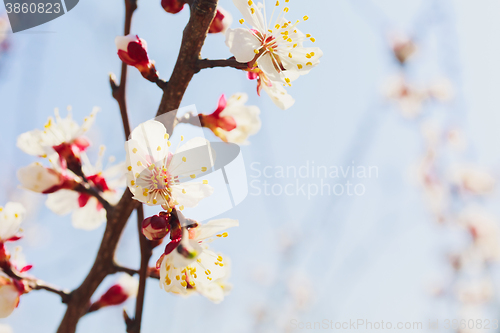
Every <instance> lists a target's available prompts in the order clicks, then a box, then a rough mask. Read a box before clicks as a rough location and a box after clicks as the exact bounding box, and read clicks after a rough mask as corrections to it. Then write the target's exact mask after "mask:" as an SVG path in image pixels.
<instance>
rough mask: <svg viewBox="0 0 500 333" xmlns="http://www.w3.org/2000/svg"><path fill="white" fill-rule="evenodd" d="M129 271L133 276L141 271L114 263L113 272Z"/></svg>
mask: <svg viewBox="0 0 500 333" xmlns="http://www.w3.org/2000/svg"><path fill="white" fill-rule="evenodd" d="M119 272H121V273H127V274H128V275H130V276H133V275H135V274H139V271H138V270H136V269H133V268H128V267H124V266H120V265H118V264H117V263H114V264H113V273H119Z"/></svg>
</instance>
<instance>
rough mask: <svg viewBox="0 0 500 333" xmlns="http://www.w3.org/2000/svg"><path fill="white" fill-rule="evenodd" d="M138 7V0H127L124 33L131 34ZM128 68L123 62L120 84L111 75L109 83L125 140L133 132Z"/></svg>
mask: <svg viewBox="0 0 500 333" xmlns="http://www.w3.org/2000/svg"><path fill="white" fill-rule="evenodd" d="M136 9H137V0H125V27H124V32H123V35H124V36H127V35H128V34H130V26H131V25H132V16H133V14H134V11H135V10H136ZM127 68H128V65H127V64H126V63H124V62H122V69H121V75H120V84H119V85H118V84H117V83H116V81H115V80H114V77H113V76H110V78H109V83H110V85H111V93H112V95H113V98H114V99H115V100H116V101H117V102H118V106H119V108H120V114H121V117H122V123H123V130H124V132H125V140H127V139H128V137H129V136H130V133H131V129H130V122H129V119H128V112H127V102H126V97H125V88H126V85H127Z"/></svg>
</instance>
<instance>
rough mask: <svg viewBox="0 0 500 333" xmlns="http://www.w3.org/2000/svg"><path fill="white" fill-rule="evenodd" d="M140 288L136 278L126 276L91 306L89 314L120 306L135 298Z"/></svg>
mask: <svg viewBox="0 0 500 333" xmlns="http://www.w3.org/2000/svg"><path fill="white" fill-rule="evenodd" d="M138 288H139V281H137V279H136V278H134V277H132V276H129V275H124V276H122V277H121V278H120V280H118V282H117V283H116V284H115V285H113V286H111V288H109V289H108V291H106V292H105V293H104V294H103V295H102V296H101V298H99V300H98V301H97V302H95V303H93V304H92V305H91V306H90V308H89V311H88V312H94V311H97V310H99V309H100V308H103V307H106V306H112V305H120V304H122V303H123V302H125V301H126V300H127V299H128V298H129V297H135V296H136V295H137V290H138Z"/></svg>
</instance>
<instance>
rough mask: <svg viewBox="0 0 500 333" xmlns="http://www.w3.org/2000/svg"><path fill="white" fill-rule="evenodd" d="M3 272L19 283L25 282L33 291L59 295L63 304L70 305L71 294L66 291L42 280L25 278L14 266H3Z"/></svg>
mask: <svg viewBox="0 0 500 333" xmlns="http://www.w3.org/2000/svg"><path fill="white" fill-rule="evenodd" d="M2 271H3V272H4V273H5V274H6V275H7V276H9V277H11V278H13V279H15V280H17V281H21V280H22V281H24V282H26V283H27V284H28V286H29V287H30V288H31V289H32V290H46V291H49V292H51V293H54V294H57V295H59V296H61V301H62V302H63V303H68V301H69V299H70V297H71V294H70V293H69V292H67V291H65V290H62V289H59V288H57V287H55V286H53V285H50V284H48V283H46V282H44V281H42V280H40V279H37V278H33V277H25V276H23V275H22V273H20V272H19V271H18V270H17V269H15V268H14V267H13V266H11V265H10V264H9V265H2Z"/></svg>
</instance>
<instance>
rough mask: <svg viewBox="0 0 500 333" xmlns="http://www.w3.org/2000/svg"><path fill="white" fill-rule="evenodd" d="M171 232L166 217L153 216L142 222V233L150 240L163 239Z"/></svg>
mask: <svg viewBox="0 0 500 333" xmlns="http://www.w3.org/2000/svg"><path fill="white" fill-rule="evenodd" d="M169 231H170V224H169V222H168V218H167V216H165V215H161V216H158V215H153V216H151V217H148V218H147V219H145V220H144V221H142V233H143V235H144V236H146V238H147V239H149V240H160V239H163V237H165V236H166V235H167V234H168V233H169Z"/></svg>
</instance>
